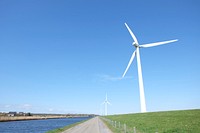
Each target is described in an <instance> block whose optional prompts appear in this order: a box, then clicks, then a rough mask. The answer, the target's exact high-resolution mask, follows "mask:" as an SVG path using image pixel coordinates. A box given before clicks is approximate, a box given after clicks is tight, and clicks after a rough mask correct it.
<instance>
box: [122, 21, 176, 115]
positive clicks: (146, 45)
mask: <svg viewBox="0 0 200 133" xmlns="http://www.w3.org/2000/svg"><path fill="white" fill-rule="evenodd" d="M125 25H126V28H127V29H128V31H129V33H130V34H131V36H132V38H133V40H134V42H133V44H132V45H133V46H135V48H136V50H135V51H134V52H133V54H132V56H131V59H130V61H129V63H128V66H127V67H126V70H125V72H124V74H123V76H122V77H124V76H125V74H126V72H127V70H128V69H129V67H130V65H131V63H132V61H133V59H134V57H135V55H136V58H137V66H138V79H139V88H140V104H141V105H140V106H141V112H142V113H143V112H146V103H145V95H144V85H143V79H142V68H141V62H140V51H139V49H140V48H148V47H153V46H158V45H163V44H167V43H171V42H175V41H178V40H177V39H176V40H170V41H164V42H156V43H150V44H144V45H139V43H138V41H137V39H136V37H135V35H134V34H133V32H132V31H131V29H130V28H129V27H128V25H127V24H126V23H125Z"/></svg>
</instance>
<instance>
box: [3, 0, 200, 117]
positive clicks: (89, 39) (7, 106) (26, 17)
mask: <svg viewBox="0 0 200 133" xmlns="http://www.w3.org/2000/svg"><path fill="white" fill-rule="evenodd" d="M199 6H200V2H199V1H198V0H182V1H173V0H164V1H160V0H152V1H151V2H149V1H144V0H143V1H141V0H126V1H114V0H113V1H111V0H101V1H98V0H86V1H83V0H82V1H81V0H59V1H57V0H38V1H36V0H28V1H27V0H17V1H16V0H1V1H0V111H6V112H8V111H23V112H45V113H96V114H99V113H100V112H102V110H103V106H102V105H101V103H102V102H103V101H104V99H105V94H106V92H107V93H108V100H109V101H110V103H112V105H111V106H108V114H119V113H135V112H140V101H139V87H138V77H137V64H136V60H134V62H133V64H132V66H131V68H130V69H129V71H128V73H127V75H126V76H127V77H126V78H125V79H120V77H121V76H122V74H123V72H124V70H125V68H126V66H127V64H128V61H129V59H130V57H131V55H132V52H133V50H134V49H135V48H134V47H133V46H132V45H131V44H132V42H133V40H132V38H131V36H130V34H129V33H128V31H127V29H126V27H125V25H124V23H125V22H126V23H127V24H128V25H129V27H130V28H131V29H132V30H133V32H134V34H135V35H136V37H137V39H138V41H139V43H140V44H143V43H151V42H157V41H165V40H171V39H179V41H178V42H175V43H171V44H168V45H163V46H158V47H152V48H146V49H141V50H140V54H141V61H142V62H141V63H142V70H143V79H144V88H145V96H146V104H147V110H148V111H165V110H182V109H197V108H198V109H199V108H200V82H199V81H200V76H199V75H200V69H199V68H200V52H199V49H200V38H199V35H200V15H199V12H200V8H199Z"/></svg>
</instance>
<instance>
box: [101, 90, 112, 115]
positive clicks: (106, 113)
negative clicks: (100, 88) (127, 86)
mask: <svg viewBox="0 0 200 133" xmlns="http://www.w3.org/2000/svg"><path fill="white" fill-rule="evenodd" d="M102 104H104V105H105V115H108V104H110V102H109V101H108V98H107V93H106V99H105V101H104V102H103V103H102ZM110 105H111V104H110Z"/></svg>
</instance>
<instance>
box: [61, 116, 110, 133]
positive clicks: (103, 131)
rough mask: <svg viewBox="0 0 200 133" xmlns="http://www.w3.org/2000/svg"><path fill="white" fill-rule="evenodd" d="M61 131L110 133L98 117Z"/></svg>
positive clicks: (71, 132) (68, 132) (66, 132)
mask: <svg viewBox="0 0 200 133" xmlns="http://www.w3.org/2000/svg"><path fill="white" fill-rule="evenodd" d="M63 133H112V132H111V131H110V129H108V127H107V126H106V125H105V124H104V123H103V122H102V120H101V119H100V118H99V117H95V118H92V119H90V120H88V121H86V122H84V123H81V124H79V125H77V126H75V127H72V128H70V129H68V130H66V131H64V132H63Z"/></svg>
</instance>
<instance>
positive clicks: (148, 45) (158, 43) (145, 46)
mask: <svg viewBox="0 0 200 133" xmlns="http://www.w3.org/2000/svg"><path fill="white" fill-rule="evenodd" d="M176 41H178V39H176V40H170V41H164V42H156V43H149V44H144V45H140V47H141V48H148V47H154V46H158V45H163V44H167V43H171V42H176Z"/></svg>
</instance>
